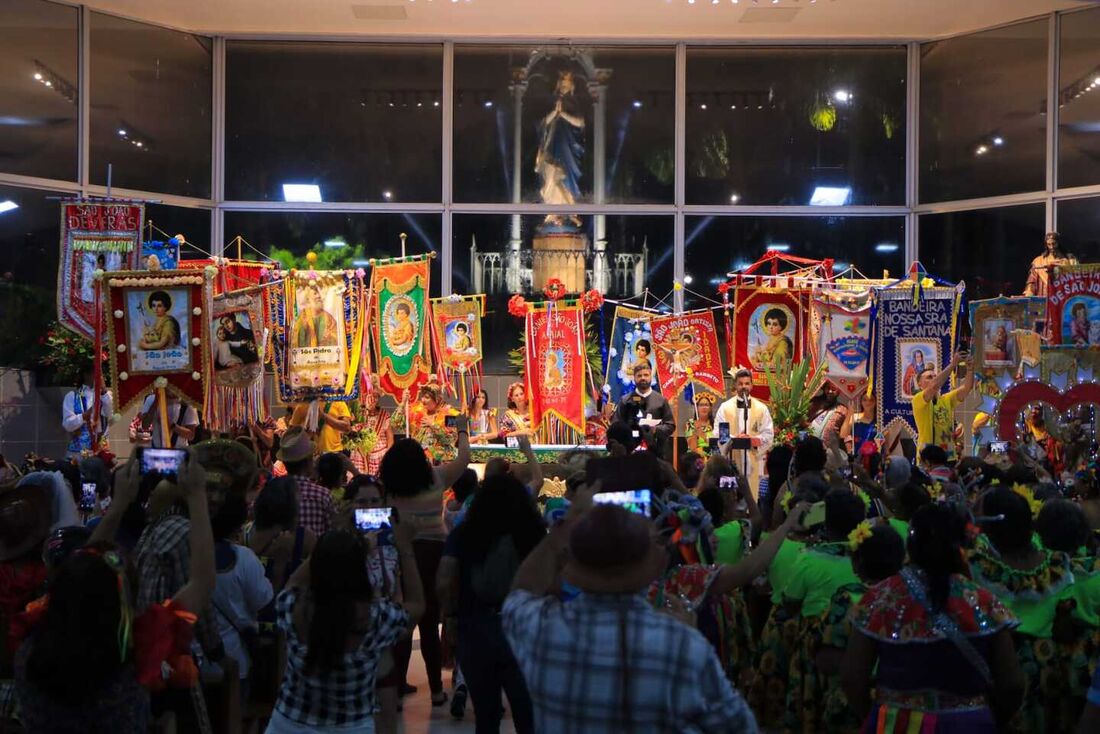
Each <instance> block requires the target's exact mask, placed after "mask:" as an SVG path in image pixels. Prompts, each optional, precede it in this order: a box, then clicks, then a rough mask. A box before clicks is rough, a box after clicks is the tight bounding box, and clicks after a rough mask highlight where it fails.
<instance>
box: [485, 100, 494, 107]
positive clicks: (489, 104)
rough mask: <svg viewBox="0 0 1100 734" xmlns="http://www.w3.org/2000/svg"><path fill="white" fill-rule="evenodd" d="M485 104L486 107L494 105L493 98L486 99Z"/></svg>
mask: <svg viewBox="0 0 1100 734" xmlns="http://www.w3.org/2000/svg"><path fill="white" fill-rule="evenodd" d="M485 106H486V107H492V106H493V100H491V99H487V100H485Z"/></svg>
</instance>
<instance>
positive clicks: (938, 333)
mask: <svg viewBox="0 0 1100 734" xmlns="http://www.w3.org/2000/svg"><path fill="white" fill-rule="evenodd" d="M960 298H961V292H960V291H959V290H956V289H955V288H937V287H925V288H921V289H920V291H919V297H917V298H914V293H913V287H912V286H911V284H909V283H908V282H907V281H906V282H905V284H904V285H902V286H901V287H896V288H882V289H878V290H877V291H876V301H877V303H876V306H875V318H874V327H873V328H874V335H873V337H872V339H873V342H874V356H875V365H874V376H873V380H874V385H873V387H874V392H875V396H876V397H877V399H878V417H879V426H880V428H881V429H882V431H883V432H884V433H886V432H888V431H889V430H890V429H891V428H892V427H893V426H894V425H895V424H898V425H903V426H906V427H908V429H909V431H910V433H911V434H912V435H914V436H915V435H916V424H915V423H914V422H913V396H914V395H916V394H917V393H918V392H920V390H919V388H918V387H917V377H918V376H919V375H920V373H921V370H923V369H924V366H925V365H932V367H933V369H935V370H936V371H937V372H939V371H940V370H941V369H943V368H944V367H945V366H946V365H947V363H948V362H949V361H950V359H951V350H952V347H953V345H954V344H955V327H956V315H957V314H958V311H959V299H960Z"/></svg>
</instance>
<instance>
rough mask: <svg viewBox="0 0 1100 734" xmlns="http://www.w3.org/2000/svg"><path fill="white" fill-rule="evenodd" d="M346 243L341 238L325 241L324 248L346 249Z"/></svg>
mask: <svg viewBox="0 0 1100 734" xmlns="http://www.w3.org/2000/svg"><path fill="white" fill-rule="evenodd" d="M347 246H348V243H347V242H344V238H343V237H334V238H332V239H331V240H325V247H331V248H333V249H336V248H338V247H347Z"/></svg>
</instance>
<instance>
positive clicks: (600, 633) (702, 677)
mask: <svg viewBox="0 0 1100 734" xmlns="http://www.w3.org/2000/svg"><path fill="white" fill-rule="evenodd" d="M502 615H503V623H504V633H505V635H506V636H507V637H508V641H509V643H511V646H512V652H513V653H515V656H516V660H517V661H519V665H520V669H521V670H522V671H523V675H524V678H526V680H527V689H528V690H529V691H530V692H531V700H532V703H533V704H534V714H535V730H536V731H539V732H548V733H549V732H553V734H569V733H570V732H577V733H578V734H580V733H582V732H583V734H599V733H600V732H609V733H610V732H628V731H636V732H643V731H644V732H756V730H757V729H756V720H755V719H754V718H753V715H752V712H751V711H750V710H749V708H748V706H747V705H746V704H745V701H744V699H743V698H741V696H740V694H738V693H737V692H736V691H735V690H734V689H733V687H732V686H731V685H730V683H729V680H727V679H726V676H725V673H723V671H722V666H721V664H720V663H719V662H718V657H717V655H715V653H714V648H713V647H711V645H710V643H709V642H707V640H706V639H705V638H704V637H703V636H702V635H701V634H700V633H699V632H698V631H697V630H694V629H692V628H690V627H688V626H686V625H684V624H682V623H680V622H678V621H676V620H674V619H673V618H672V617H670V616H668V615H665V614H660V613H658V612H656V611H654V610H653V608H652V607H651V606H650V605H649V604H647V603H646V602H645V600H644V599H643V598H642V597H641V596H631V595H621V594H581V595H580V596H578V597H577V598H576V599H574V600H573V601H570V602H568V603H562V602H561V601H559V600H558V599H556V598H554V597H541V596H535V595H533V594H531V593H529V592H526V591H523V590H516V591H513V592H512V593H511V594H509V596H508V598H507V599H506V600H505V602H504V609H503V612H502ZM623 629H625V630H626V637H627V643H626V645H625V648H626V655H625V658H626V659H625V660H624V655H623V648H624V645H623V641H622V635H621V632H620V630H623ZM624 682H625V683H626V691H627V694H628V695H627V696H626V697H625V699H624V696H623V687H624Z"/></svg>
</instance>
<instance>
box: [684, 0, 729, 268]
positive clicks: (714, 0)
mask: <svg viewBox="0 0 1100 734" xmlns="http://www.w3.org/2000/svg"><path fill="white" fill-rule="evenodd" d="M720 2H722V0H710V4H711V5H717V4H718V3H720ZM684 280H685V282H686V281H687V279H686V278H685V279H684Z"/></svg>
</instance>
